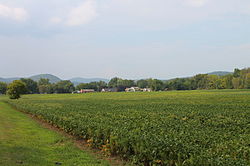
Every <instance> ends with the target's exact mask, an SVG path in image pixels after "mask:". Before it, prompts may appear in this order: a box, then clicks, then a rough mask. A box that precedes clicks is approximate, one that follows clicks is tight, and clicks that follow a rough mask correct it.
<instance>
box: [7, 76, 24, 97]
mask: <svg viewBox="0 0 250 166" xmlns="http://www.w3.org/2000/svg"><path fill="white" fill-rule="evenodd" d="M7 89H8V90H7V94H8V95H9V97H10V99H19V98H20V97H21V94H25V92H26V91H27V89H26V84H25V83H24V82H22V81H21V80H15V81H13V82H12V83H11V84H9V85H8V87H7Z"/></svg>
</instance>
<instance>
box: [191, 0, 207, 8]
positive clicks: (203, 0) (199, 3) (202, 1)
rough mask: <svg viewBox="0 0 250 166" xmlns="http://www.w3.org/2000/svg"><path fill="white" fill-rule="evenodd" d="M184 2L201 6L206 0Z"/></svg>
mask: <svg viewBox="0 0 250 166" xmlns="http://www.w3.org/2000/svg"><path fill="white" fill-rule="evenodd" d="M186 3H187V4H188V5H190V6H193V7H202V6H204V5H205V4H206V3H207V0H186Z"/></svg>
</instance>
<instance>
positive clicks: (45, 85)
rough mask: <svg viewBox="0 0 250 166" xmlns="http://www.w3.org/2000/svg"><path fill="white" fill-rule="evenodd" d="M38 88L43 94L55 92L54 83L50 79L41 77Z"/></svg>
mask: <svg viewBox="0 0 250 166" xmlns="http://www.w3.org/2000/svg"><path fill="white" fill-rule="evenodd" d="M38 90H39V93H41V94H50V93H53V92H54V91H53V85H52V84H51V83H50V81H49V79H45V78H41V79H40V80H39V81H38Z"/></svg>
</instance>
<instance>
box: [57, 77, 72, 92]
mask: <svg viewBox="0 0 250 166" xmlns="http://www.w3.org/2000/svg"><path fill="white" fill-rule="evenodd" d="M74 90H75V88H74V84H73V83H72V82H71V81H69V80H65V81H60V82H58V83H56V84H54V92H56V93H71V92H73V91H74Z"/></svg>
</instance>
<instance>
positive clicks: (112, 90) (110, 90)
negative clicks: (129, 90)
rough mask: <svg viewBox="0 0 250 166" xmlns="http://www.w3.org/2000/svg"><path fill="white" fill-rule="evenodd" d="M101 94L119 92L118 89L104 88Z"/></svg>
mask: <svg viewBox="0 0 250 166" xmlns="http://www.w3.org/2000/svg"><path fill="white" fill-rule="evenodd" d="M101 92H118V88H103V89H102V91H101Z"/></svg>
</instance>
